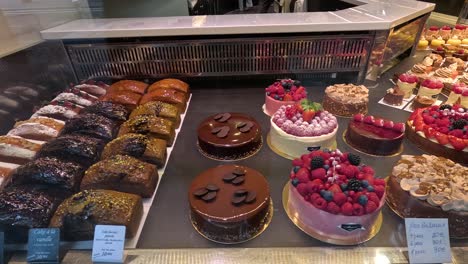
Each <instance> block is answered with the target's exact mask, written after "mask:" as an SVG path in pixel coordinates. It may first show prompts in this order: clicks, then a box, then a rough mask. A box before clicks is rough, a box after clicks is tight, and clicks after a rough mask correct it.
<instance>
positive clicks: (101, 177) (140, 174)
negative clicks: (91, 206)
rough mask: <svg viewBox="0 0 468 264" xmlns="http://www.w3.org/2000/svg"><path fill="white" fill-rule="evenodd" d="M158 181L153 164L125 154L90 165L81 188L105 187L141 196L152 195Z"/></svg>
mask: <svg viewBox="0 0 468 264" xmlns="http://www.w3.org/2000/svg"><path fill="white" fill-rule="evenodd" d="M157 182H158V169H157V167H156V166H155V165H153V164H149V163H146V162H143V161H140V160H138V159H136V158H134V157H131V156H127V155H115V156H111V157H109V158H108V159H105V160H101V161H99V162H98V163H96V164H94V165H93V166H91V167H90V168H89V169H88V170H87V171H86V173H85V175H84V177H83V180H82V182H81V190H87V189H106V190H114V191H119V192H126V193H133V194H138V195H140V196H141V197H143V198H148V197H151V196H152V195H153V192H154V190H155V189H156V184H157Z"/></svg>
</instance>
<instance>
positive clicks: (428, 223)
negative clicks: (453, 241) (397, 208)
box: [405, 218, 452, 263]
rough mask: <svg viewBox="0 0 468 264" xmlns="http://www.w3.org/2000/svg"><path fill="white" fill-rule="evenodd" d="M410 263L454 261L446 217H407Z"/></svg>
mask: <svg viewBox="0 0 468 264" xmlns="http://www.w3.org/2000/svg"><path fill="white" fill-rule="evenodd" d="M405 226H406V240H407V242H408V255H409V260H410V263H445V262H451V261H452V254H451V252H450V239H449V231H448V221H447V219H446V218H405Z"/></svg>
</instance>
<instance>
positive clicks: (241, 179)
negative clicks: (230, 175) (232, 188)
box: [232, 176, 245, 185]
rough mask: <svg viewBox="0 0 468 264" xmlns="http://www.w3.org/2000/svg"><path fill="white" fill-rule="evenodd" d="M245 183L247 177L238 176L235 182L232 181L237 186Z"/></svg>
mask: <svg viewBox="0 0 468 264" xmlns="http://www.w3.org/2000/svg"><path fill="white" fill-rule="evenodd" d="M244 181H245V176H237V177H236V178H235V179H234V180H232V183H233V184H235V185H239V184H242V183H243V182H244Z"/></svg>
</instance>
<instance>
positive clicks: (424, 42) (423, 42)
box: [418, 37, 429, 50]
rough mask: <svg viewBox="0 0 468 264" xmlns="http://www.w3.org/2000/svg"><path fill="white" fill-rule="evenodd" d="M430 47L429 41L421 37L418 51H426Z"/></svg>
mask: <svg viewBox="0 0 468 264" xmlns="http://www.w3.org/2000/svg"><path fill="white" fill-rule="evenodd" d="M428 46H429V41H428V40H427V39H426V38H425V37H421V39H420V40H419V41H418V49H420V50H425V49H427V47H428Z"/></svg>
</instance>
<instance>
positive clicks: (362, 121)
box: [345, 114, 405, 155]
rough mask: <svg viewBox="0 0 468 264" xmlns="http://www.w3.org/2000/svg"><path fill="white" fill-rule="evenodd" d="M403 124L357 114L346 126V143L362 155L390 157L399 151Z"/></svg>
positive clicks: (403, 128) (403, 134)
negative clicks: (362, 153)
mask: <svg viewBox="0 0 468 264" xmlns="http://www.w3.org/2000/svg"><path fill="white" fill-rule="evenodd" d="M404 132H405V124H403V123H396V124H394V123H393V121H390V120H385V119H381V118H374V117H373V116H364V115H362V114H357V115H355V116H354V118H353V120H351V121H350V122H349V124H348V129H347V130H346V134H345V139H346V143H348V144H349V145H351V146H352V147H354V148H355V149H357V150H359V151H362V152H364V153H368V154H373V155H392V154H396V153H398V152H399V151H400V150H401V145H402V143H403V138H404V136H405V133H404Z"/></svg>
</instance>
